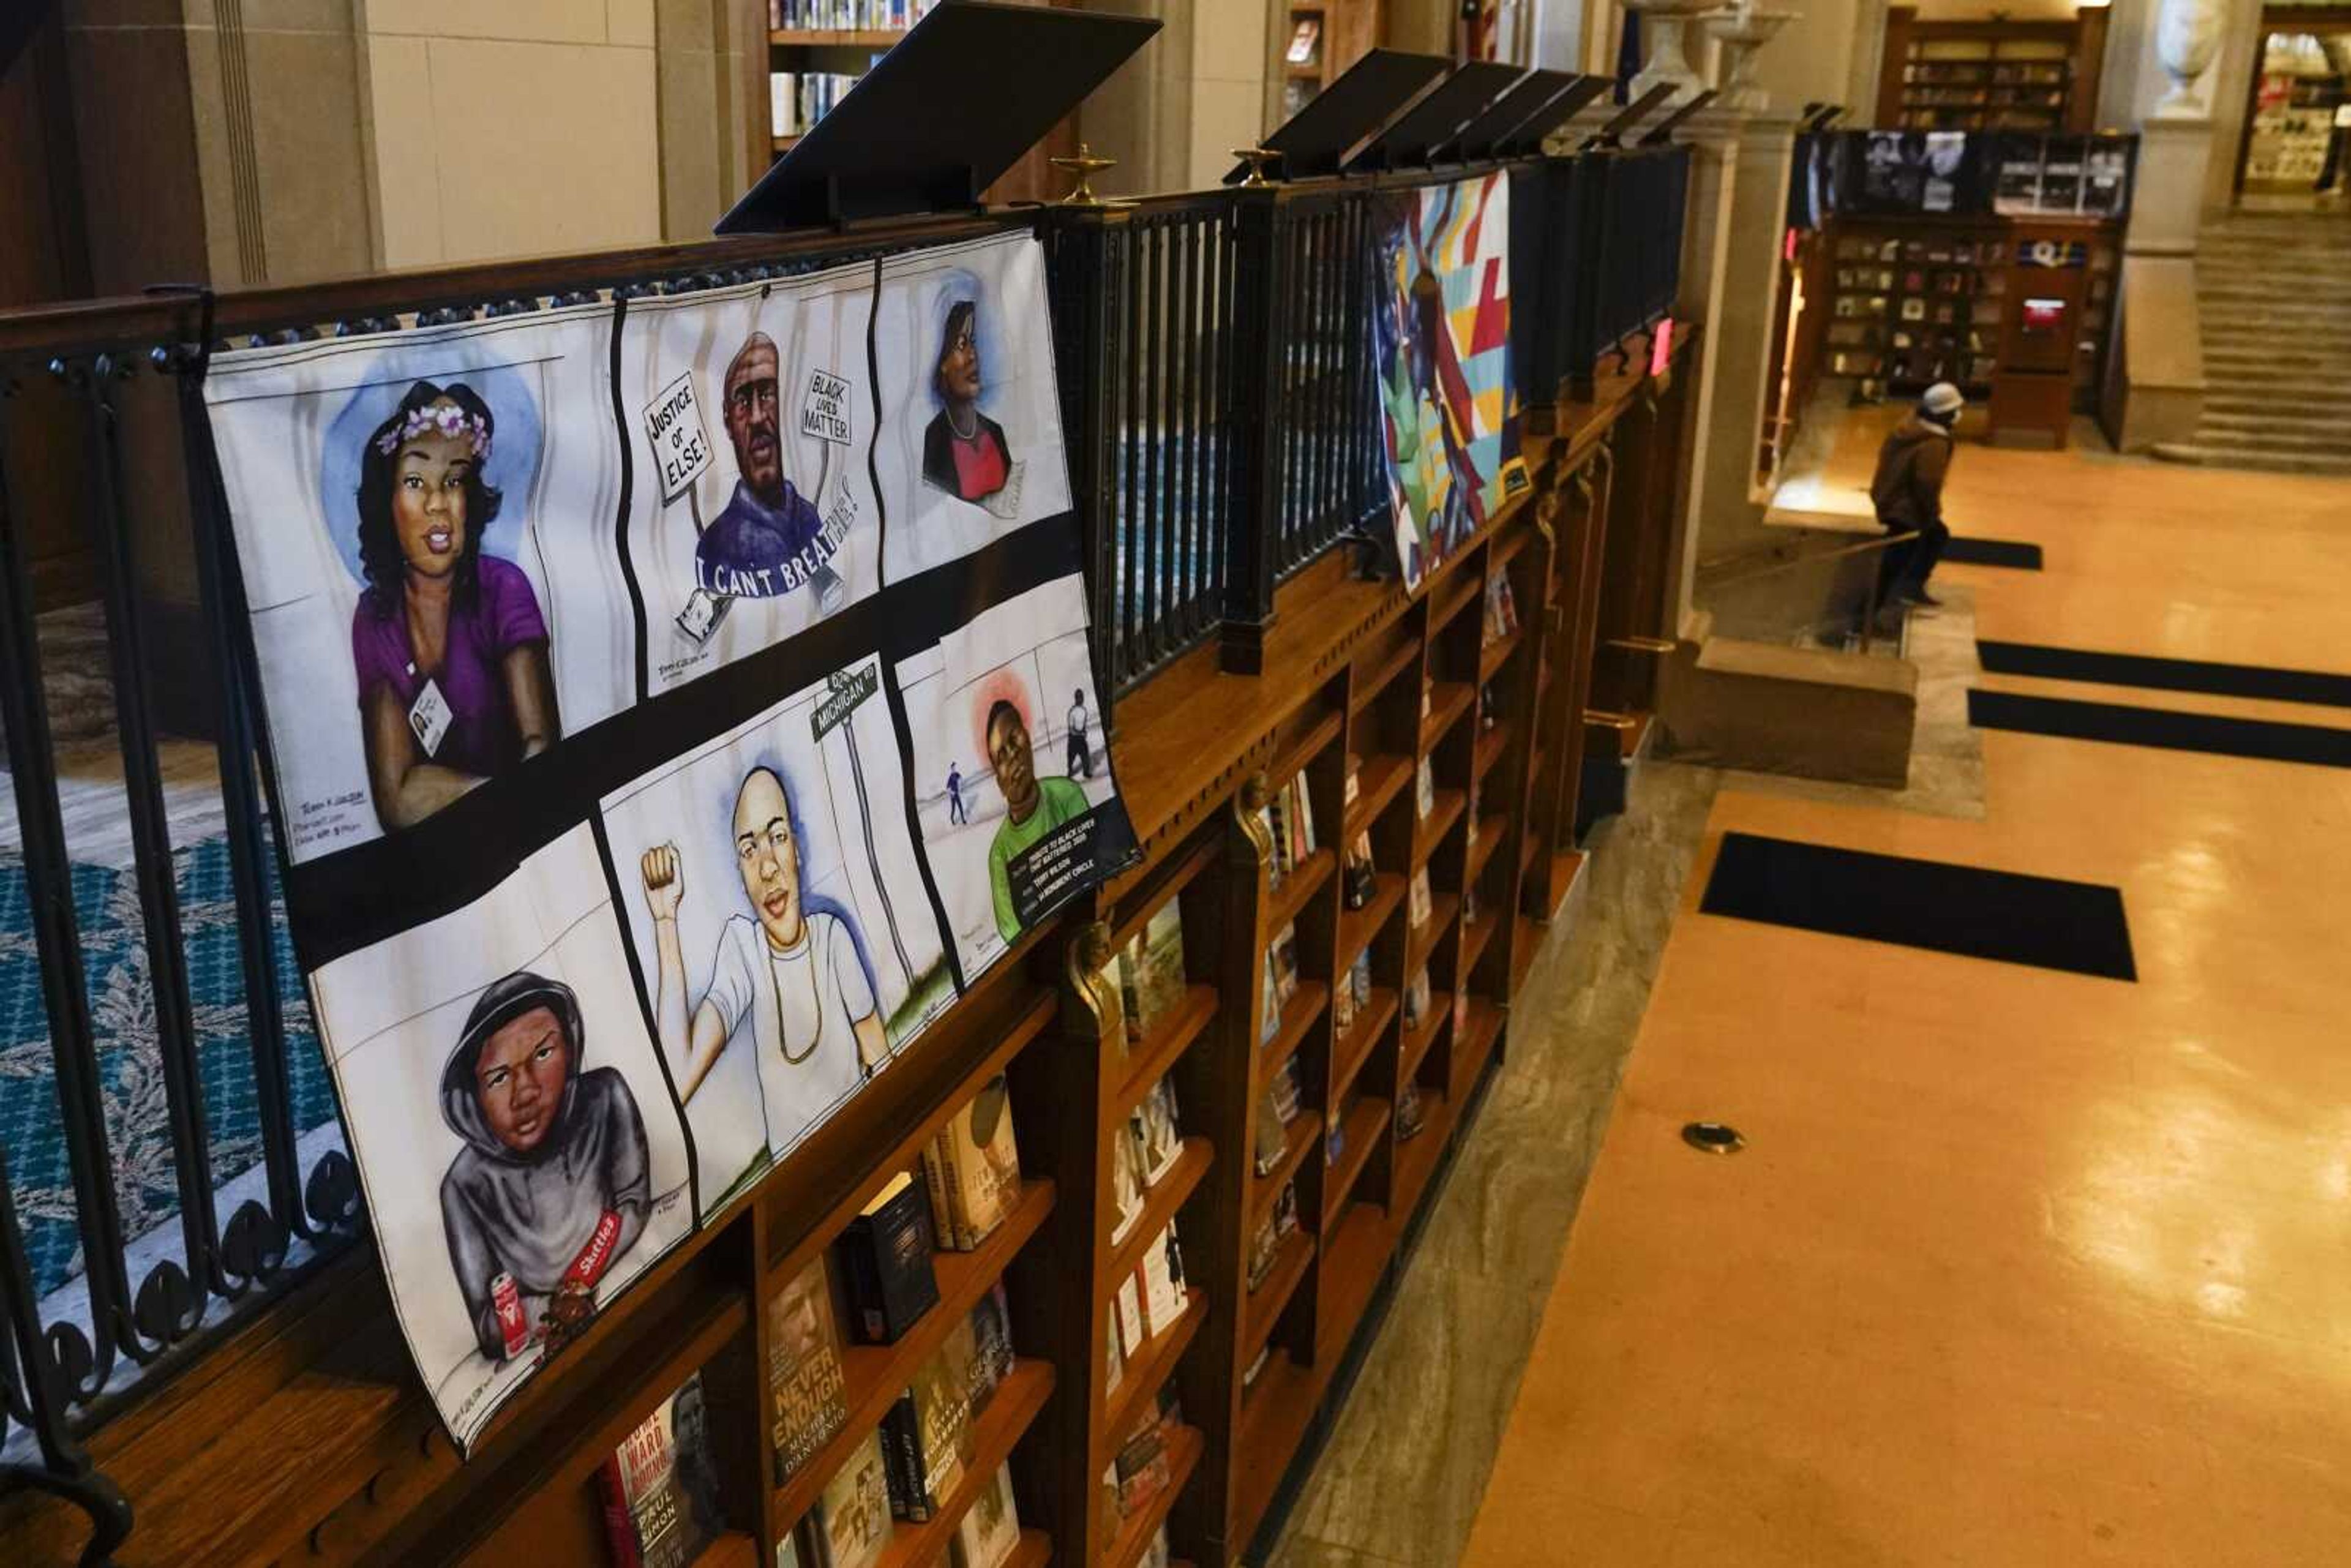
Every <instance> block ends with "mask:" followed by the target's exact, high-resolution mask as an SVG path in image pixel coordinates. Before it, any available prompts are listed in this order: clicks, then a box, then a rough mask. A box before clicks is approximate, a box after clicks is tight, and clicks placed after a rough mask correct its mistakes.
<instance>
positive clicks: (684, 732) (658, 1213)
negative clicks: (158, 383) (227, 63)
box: [205, 231, 1135, 1451]
mask: <svg viewBox="0 0 2351 1568" xmlns="http://www.w3.org/2000/svg"><path fill="white" fill-rule="evenodd" d="M205 396H206V401H207V404H208V407H209V410H210V413H211V434H212V438H213V444H214V456H215V458H216V462H217V468H218V473H219V476H220V486H221V492H222V500H223V502H224V504H225V512H226V514H227V517H228V518H229V524H230V534H231V538H232V541H233V545H234V556H235V559H234V563H233V564H234V566H235V583H236V586H237V589H238V591H240V592H241V594H242V600H243V604H244V606H245V609H246V632H247V635H248V637H249V644H248V648H247V656H248V658H249V659H250V662H251V666H252V673H253V677H254V681H255V684H256V685H257V687H258V689H259V692H260V695H261V707H262V717H263V730H264V735H265V751H266V762H267V766H268V770H269V777H270V780H271V783H272V807H273V810H272V820H273V826H274V827H275V829H276V831H277V847H278V854H279V861H280V864H281V871H282V874H283V881H284V885H285V889H286V898H287V925H288V928H289V932H290V934H291V936H292V938H293V943H294V948H295V952H296V955H297V956H298V959H299V960H300V963H301V966H302V967H303V969H304V972H305V974H306V977H307V979H308V987H309V991H310V998H311V1006H312V1010H313V1013H314V1015H315V1017H316V1019H317V1021H318V1026H319V1040H320V1044H321V1048H322V1051H323V1054H324V1056H325V1059H326V1061H327V1064H328V1068H329V1073H330V1075H331V1077H332V1079H333V1082H334V1085H335V1092H336V1095H337V1097H338V1099H339V1101H340V1107H341V1112H342V1116H343V1122H344V1126H345V1130H346V1133H347V1134H348V1138H349V1143H350V1151H351V1155H352V1157H353V1159H354V1161H355V1163H356V1164H357V1166H358V1167H359V1172H360V1185H361V1187H362V1190H363V1191H364V1193H365V1194H366V1197H367V1201H368V1207H369V1210H370V1215H371V1221H372V1226H373V1230H374V1235H375V1237H376V1240H377V1246H378V1248H379V1249H380V1250H381V1254H382V1259H383V1264H384V1272H385V1276H386V1280H387V1281H388V1283H389V1286H390V1290H391V1296H392V1308H393V1312H394V1314H395V1316H396V1317H397V1319H398V1321H399V1323H400V1326H401V1332H402V1335H403V1337H404V1338H405V1340H406V1343H407V1345H408V1348H409V1352H410V1354H411V1356H412V1357H413V1359H414V1361H415V1363H416V1366H417V1370H418V1373H419V1375H420V1376H421V1378H422V1380H423V1384H424V1385H425V1388H426V1390H427V1391H428V1392H429V1394H430V1395H431V1396H432V1398H433V1401H434V1407H435V1408H436V1409H437V1410H438V1411H439V1413H440V1416H441V1418H442V1420H443V1421H444V1424H445V1425H446V1426H447V1427H448V1428H449V1431H450V1433H451V1435H452V1436H453V1437H455V1440H456V1442H457V1444H458V1446H459V1448H461V1449H465V1450H467V1451H470V1450H471V1448H473V1446H474V1445H475V1443H476V1442H477V1441H478V1440H479V1438H480V1437H481V1435H482V1433H483V1430H484V1428H485V1427H486V1426H487V1424H488V1423H489V1421H490V1419H491V1417H492V1416H494V1415H495V1414H496V1411H497V1410H498V1408H499V1407H500V1406H502V1405H503V1404H504V1403H505V1402H506V1401H507V1399H508V1398H510V1397H511V1396H513V1395H514V1394H515V1393H516V1392H517V1391H518V1390H520V1389H521V1388H523V1387H525V1386H527V1385H528V1384H530V1383H531V1381H532V1380H533V1379H534V1378H536V1377H538V1376H539V1375H542V1374H543V1373H544V1372H546V1371H547V1370H548V1369H549V1368H551V1367H556V1366H559V1365H561V1364H565V1362H566V1359H567V1352H568V1351H569V1347H570V1346H571V1345H572V1344H573V1343H576V1342H577V1341H579V1340H580V1337H581V1336H582V1335H584V1334H586V1333H589V1332H590V1331H591V1329H592V1328H593V1327H594V1325H595V1322H596V1321H597V1319H598V1318H599V1317H600V1316H601V1314H602V1313H603V1312H606V1311H607V1310H608V1309H609V1308H610V1307H611V1303H612V1302H613V1301H615V1300H616V1299H617V1298H618V1297H619V1296H620V1295H621V1294H622V1292H623V1291H626V1289H627V1288H628V1287H629V1285H630V1284H631V1283H632V1281H636V1280H638V1279H640V1278H642V1277H643V1274H644V1273H645V1271H646V1270H647V1269H648V1268H650V1267H651V1266H652V1265H653V1263H654V1262H655V1261H656V1260H658V1259H659V1258H660V1257H661V1256H662V1254H663V1253H664V1251H667V1250H668V1249H672V1248H674V1247H675V1246H677V1245H679V1244H680V1243H681V1242H683V1241H684V1240H685V1239H687V1238H688V1237H690V1236H691V1235H692V1234H693V1233H694V1231H695V1229H696V1228H698V1227H700V1226H703V1225H707V1224H710V1223H711V1222H712V1221H713V1220H714V1218H716V1217H718V1216H720V1215H721V1214H723V1213H724V1212H726V1210H727V1209H729V1208H730V1207H732V1205H733V1204H734V1203H735V1202H736V1200H737V1198H738V1197H740V1196H741V1195H742V1194H743V1193H744V1192H745V1191H746V1190H747V1188H748V1187H749V1186H751V1185H753V1184H754V1183H756V1181H757V1180H758V1177H759V1176H761V1175H762V1174H763V1173H764V1172H766V1171H767V1170H768V1168H770V1166H772V1165H773V1164H774V1163H775V1162H776V1161H778V1160H781V1159H784V1158H787V1157H789V1155H791V1154H792V1153H793V1152H794V1151H795V1150H797V1149H799V1147H800V1146H801V1145H802V1144H803V1143H805V1142H806V1140H807V1138H808V1137H809V1135H810V1134H811V1133H812V1132H814V1131H815V1130H816V1129H817V1128H818V1127H820V1126H821V1125H823V1124H825V1123H826V1122H827V1121H829V1120H830V1119H831V1118H832V1117H833V1116H835V1115H837V1114H838V1113H840V1112H841V1110H842V1108H843V1107H845V1106H847V1105H848V1104H850V1103H852V1101H854V1100H855V1099H856V1098H857V1096H858V1095H859V1094H860V1093H862V1092H863V1091H864V1090H865V1088H866V1086H867V1085H868V1084H869V1083H871V1082H872V1080H873V1078H874V1076H875V1075H876V1074H878V1073H880V1072H883V1071H886V1070H888V1069H889V1068H890V1067H891V1065H892V1064H893V1062H895V1061H897V1060H898V1058H899V1057H900V1056H901V1055H902V1054H904V1052H905V1051H908V1050H909V1049H911V1048H913V1047H914V1045H915V1044H916V1042H917V1040H918V1039H919V1037H920V1036H921V1035H922V1034H923V1032H924V1030H925V1028H926V1026H928V1025H929V1024H931V1023H932V1022H933V1021H934V1020H935V1019H937V1018H938V1017H939V1016H940V1015H941V1014H943V1013H944V1012H946V1010H947V1009H949V1008H950V1007H951V1006H952V1005H953V1004H954V1002H955V999H956V997H957V996H958V995H960V994H961V993H962V991H963V990H964V989H965V988H967V987H968V986H969V985H970V984H971V983H972V981H973V980H974V979H975V978H976V977H977V976H978V975H979V974H980V973H981V972H982V971H984V970H985V969H987V967H989V966H991V965H993V964H995V963H997V962H998V961H999V960H1001V959H1002V958H1003V957H1004V956H1005V955H1006V954H1008V952H1009V951H1011V949H1012V947H1013V946H1015V945H1017V944H1018V943H1019V941H1020V939H1021V938H1022V936H1024V934H1026V933H1028V932H1029V931H1030V930H1032V929H1033V928H1035V927H1036V926H1038V925H1040V924H1042V923H1044V922H1046V921H1047V920H1048V919H1050V917H1051V916H1052V915H1054V914H1055V912H1056V911H1058V910H1059V909H1061V907H1062V906H1063V905H1064V904H1067V903H1069V902H1070V901H1071V899H1073V898H1076V897H1078V896H1079V895H1081V894H1083V893H1084V892H1086V891H1087V890H1088V889H1090V888H1092V886H1094V885H1095V884H1096V883H1099V882H1100V881H1101V880H1102V878H1104V877H1106V876H1109V875H1111V874H1113V873H1115V872H1117V871H1119V870H1120V869H1122V868H1123V867H1124V866H1126V865H1128V864H1130V863H1132V862H1133V859H1134V854H1135V839H1134V830H1133V828H1132V826H1131V824H1130V823H1129V822H1128V821H1127V815H1126V809H1125V806H1124V804H1123V801H1122V800H1121V798H1120V795H1119V791H1118V785H1117V782H1116V779H1115V778H1114V776H1113V771H1112V768H1111V757H1110V749H1109V745H1108V739H1107V735H1106V732H1105V730H1104V728H1103V727H1102V723H1101V720H1100V718H1099V716H1098V715H1099V714H1100V712H1101V702H1100V695H1099V694H1098V693H1097V692H1096V691H1095V690H1094V688H1093V685H1092V667H1093V666H1092V659H1091V657H1090V656H1089V653H1088V648H1087V639H1088V637H1089V635H1090V628H1089V627H1088V625H1087V620H1086V604H1087V599H1086V595H1085V591H1084V587H1083V579H1082V576H1081V560H1082V549H1081V540H1080V539H1079V537H1078V523H1077V518H1076V516H1075V514H1074V513H1073V512H1072V511H1071V500H1070V497H1071V490H1070V481H1069V469H1068V461H1067V455H1066V453H1065V452H1064V449H1063V444H1062V437H1061V418H1060V410H1061V398H1060V393H1059V390H1058V387H1057V385H1056V382H1055V376H1054V368H1053V345H1052V339H1051V335H1050V316H1049V314H1048V309H1047V300H1046V291H1045V272H1044V264H1043V256H1042V251H1041V247H1040V246H1039V244H1038V242H1037V240H1036V238H1035V236H1034V235H1031V234H1029V233H1027V232H1025V231H1016V232H1013V233H1008V234H1006V235H998V236H996V237H994V238H990V239H986V240H980V241H975V242H970V243H967V244H963V245H958V246H945V247H938V248H935V249H932V250H927V251H920V252H913V253H908V254H904V255H900V256H888V257H883V258H880V259H876V260H872V261H866V262H861V263H858V264H855V265H852V266H849V267H836V268H832V269H830V270H827V271H823V272H817V273H810V274H807V275H804V276H801V277H792V278H784V279H773V280H768V281H766V282H760V283H753V284H744V285H737V286H733V287H725V288H714V289H709V290H705V291H702V292H699V293H695V294H685V295H669V296H661V297H657V298H649V299H645V300H642V301H634V302H632V301H627V300H622V299H615V300H612V301H611V302H609V303H603V304H596V305H579V306H572V307H567V308H561V309H551V310H548V311H542V312H537V313H533V314H528V315H523V316H511V317H502V318H497V319H488V320H483V321H469V322H464V323H459V324H455V325H452V326H445V327H438V328H433V329H423V330H416V331H407V332H400V333H392V334H382V335H371V336H369V337H364V338H352V339H341V340H333V341H329V342H308V343H298V344H285V345H274V346H270V347H265V348H256V349H248V350H241V351H236V352H228V353H223V354H221V355H219V356H217V357H216V358H215V359H214V361H213V363H212V366H211V369H210V373H209V376H208V379H207V382H206V388H205ZM910 764H911V766H912V768H914V771H913V772H912V773H910V772H909V767H910Z"/></svg>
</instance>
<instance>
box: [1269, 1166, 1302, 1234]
mask: <svg viewBox="0 0 2351 1568" xmlns="http://www.w3.org/2000/svg"><path fill="white" fill-rule="evenodd" d="M1273 1234H1274V1238H1275V1239H1276V1240H1280V1241H1287V1240H1289V1239H1290V1238H1291V1237H1293V1236H1295V1235H1297V1234H1298V1184H1297V1183H1296V1182H1294V1181H1293V1182H1285V1183H1283V1184H1282V1188H1281V1196H1280V1197H1277V1198H1275V1199H1274V1200H1273Z"/></svg>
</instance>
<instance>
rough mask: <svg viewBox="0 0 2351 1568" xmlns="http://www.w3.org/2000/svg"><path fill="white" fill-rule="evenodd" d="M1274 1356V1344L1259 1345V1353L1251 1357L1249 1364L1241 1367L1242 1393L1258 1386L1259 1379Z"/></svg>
mask: <svg viewBox="0 0 2351 1568" xmlns="http://www.w3.org/2000/svg"><path fill="white" fill-rule="evenodd" d="M1272 1357H1273V1346H1272V1345H1271V1344H1270V1343H1269V1344H1261V1345H1259V1346H1258V1347H1257V1354H1255V1355H1253V1356H1250V1357H1249V1364H1248V1365H1247V1366H1245V1367H1243V1368H1241V1392H1242V1393H1244V1394H1246V1393H1248V1392H1249V1390H1250V1389H1252V1388H1255V1387H1256V1386H1257V1380H1258V1379H1259V1378H1260V1377H1262V1376H1264V1375H1265V1368H1266V1364H1267V1363H1268V1362H1269V1361H1270V1360H1271V1359H1272Z"/></svg>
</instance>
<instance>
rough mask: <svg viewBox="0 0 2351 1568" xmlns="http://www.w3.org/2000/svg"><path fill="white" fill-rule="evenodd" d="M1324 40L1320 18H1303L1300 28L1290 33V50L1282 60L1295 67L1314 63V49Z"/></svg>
mask: <svg viewBox="0 0 2351 1568" xmlns="http://www.w3.org/2000/svg"><path fill="white" fill-rule="evenodd" d="M1320 42H1322V18H1321V17H1319V16H1301V17H1300V18H1299V19H1298V26H1295V27H1293V28H1291V29H1290V48H1289V50H1288V52H1287V53H1285V54H1284V55H1283V56H1282V58H1284V59H1286V60H1288V61H1289V62H1290V64H1291V65H1293V66H1311V65H1312V64H1313V63H1314V47H1315V46H1316V45H1317V44H1319V43H1320Z"/></svg>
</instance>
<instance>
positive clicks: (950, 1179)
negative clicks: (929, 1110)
mask: <svg viewBox="0 0 2351 1568" xmlns="http://www.w3.org/2000/svg"><path fill="white" fill-rule="evenodd" d="M970 1124H971V1123H970V1120H969V1109H968V1107H967V1108H966V1110H965V1111H964V1112H962V1113H957V1114H956V1115H954V1116H951V1117H949V1118H948V1119H947V1124H946V1128H945V1129H943V1130H942V1131H941V1132H940V1134H939V1154H940V1157H941V1158H942V1159H943V1160H944V1161H945V1162H946V1176H947V1213H948V1216H949V1217H950V1219H951V1221H952V1223H953V1224H954V1226H955V1234H956V1241H955V1245H956V1249H958V1250H964V1251H967V1250H969V1249H971V1248H973V1247H977V1245H978V1244H979V1236H978V1229H977V1227H976V1226H974V1225H973V1224H972V1222H971V1198H970V1196H969V1194H968V1193H967V1191H966V1187H965V1184H966V1182H967V1180H968V1177H967V1175H966V1173H965V1170H964V1151H965V1150H966V1149H967V1148H968V1147H969V1146H970V1144H971V1140H970V1139H969V1138H968V1137H967V1136H966V1135H965V1134H964V1133H963V1129H964V1128H966V1127H968V1126H969V1125H970Z"/></svg>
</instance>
